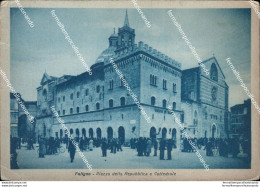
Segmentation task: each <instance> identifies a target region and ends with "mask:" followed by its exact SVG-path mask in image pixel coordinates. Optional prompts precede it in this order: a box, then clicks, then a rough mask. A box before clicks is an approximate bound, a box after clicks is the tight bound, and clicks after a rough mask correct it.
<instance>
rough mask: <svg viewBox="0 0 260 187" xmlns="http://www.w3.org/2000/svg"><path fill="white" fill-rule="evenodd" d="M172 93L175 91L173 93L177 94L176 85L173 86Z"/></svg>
mask: <svg viewBox="0 0 260 187" xmlns="http://www.w3.org/2000/svg"><path fill="white" fill-rule="evenodd" d="M172 91H173V93H176V92H177V91H176V84H174V83H173V84H172Z"/></svg>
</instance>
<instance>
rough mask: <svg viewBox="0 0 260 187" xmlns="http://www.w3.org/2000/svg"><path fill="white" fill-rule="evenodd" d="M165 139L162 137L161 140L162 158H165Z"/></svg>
mask: <svg viewBox="0 0 260 187" xmlns="http://www.w3.org/2000/svg"><path fill="white" fill-rule="evenodd" d="M165 146H166V145H165V140H164V139H161V141H160V147H159V149H160V160H164V150H165Z"/></svg>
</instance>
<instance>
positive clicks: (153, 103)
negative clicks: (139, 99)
mask: <svg viewBox="0 0 260 187" xmlns="http://www.w3.org/2000/svg"><path fill="white" fill-rule="evenodd" d="M151 105H152V106H154V105H155V97H151Z"/></svg>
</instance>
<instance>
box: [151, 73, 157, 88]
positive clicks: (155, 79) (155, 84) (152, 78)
mask: <svg viewBox="0 0 260 187" xmlns="http://www.w3.org/2000/svg"><path fill="white" fill-rule="evenodd" d="M150 85H153V86H157V76H154V75H152V74H150Z"/></svg>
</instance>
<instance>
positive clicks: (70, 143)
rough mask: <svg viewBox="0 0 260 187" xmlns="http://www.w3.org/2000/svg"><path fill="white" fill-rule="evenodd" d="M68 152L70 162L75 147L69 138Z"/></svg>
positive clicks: (73, 155)
mask: <svg viewBox="0 0 260 187" xmlns="http://www.w3.org/2000/svg"><path fill="white" fill-rule="evenodd" d="M68 152H69V153H70V162H73V160H74V157H75V152H76V147H75V145H74V144H73V143H72V140H69V147H68Z"/></svg>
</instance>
